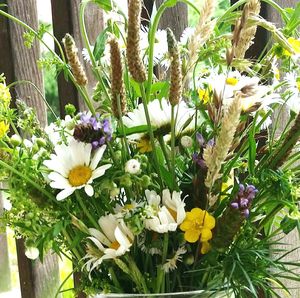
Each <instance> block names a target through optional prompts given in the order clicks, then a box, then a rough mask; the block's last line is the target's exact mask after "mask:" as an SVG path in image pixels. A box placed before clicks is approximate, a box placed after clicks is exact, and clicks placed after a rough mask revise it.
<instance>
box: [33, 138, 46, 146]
mask: <svg viewBox="0 0 300 298" xmlns="http://www.w3.org/2000/svg"><path fill="white" fill-rule="evenodd" d="M35 143H36V144H37V145H38V146H39V147H46V145H47V142H46V140H45V139H43V138H36V139H35Z"/></svg>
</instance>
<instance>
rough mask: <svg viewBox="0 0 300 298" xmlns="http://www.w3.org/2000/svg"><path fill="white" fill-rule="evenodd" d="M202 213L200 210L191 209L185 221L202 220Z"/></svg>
mask: <svg viewBox="0 0 300 298" xmlns="http://www.w3.org/2000/svg"><path fill="white" fill-rule="evenodd" d="M203 216H204V211H203V210H202V209H200V208H193V209H192V210H191V212H187V216H186V217H187V219H189V220H200V221H202V220H203Z"/></svg>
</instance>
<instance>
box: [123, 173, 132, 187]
mask: <svg viewBox="0 0 300 298" xmlns="http://www.w3.org/2000/svg"><path fill="white" fill-rule="evenodd" d="M120 185H121V186H124V187H131V186H132V180H131V178H130V176H129V175H123V176H122V177H121V179H120Z"/></svg>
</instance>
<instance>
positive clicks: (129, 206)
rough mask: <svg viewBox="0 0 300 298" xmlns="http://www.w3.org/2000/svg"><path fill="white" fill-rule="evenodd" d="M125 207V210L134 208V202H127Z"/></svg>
mask: <svg viewBox="0 0 300 298" xmlns="http://www.w3.org/2000/svg"><path fill="white" fill-rule="evenodd" d="M123 209H124V210H131V209H133V205H132V204H125V205H124V207H123Z"/></svg>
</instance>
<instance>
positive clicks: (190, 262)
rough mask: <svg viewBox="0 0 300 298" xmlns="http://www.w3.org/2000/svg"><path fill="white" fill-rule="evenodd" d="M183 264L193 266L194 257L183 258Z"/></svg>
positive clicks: (191, 255)
mask: <svg viewBox="0 0 300 298" xmlns="http://www.w3.org/2000/svg"><path fill="white" fill-rule="evenodd" d="M183 262H184V264H186V265H189V266H190V265H193V264H194V262H195V257H194V255H193V254H188V255H186V256H185V257H184V258H183Z"/></svg>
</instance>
